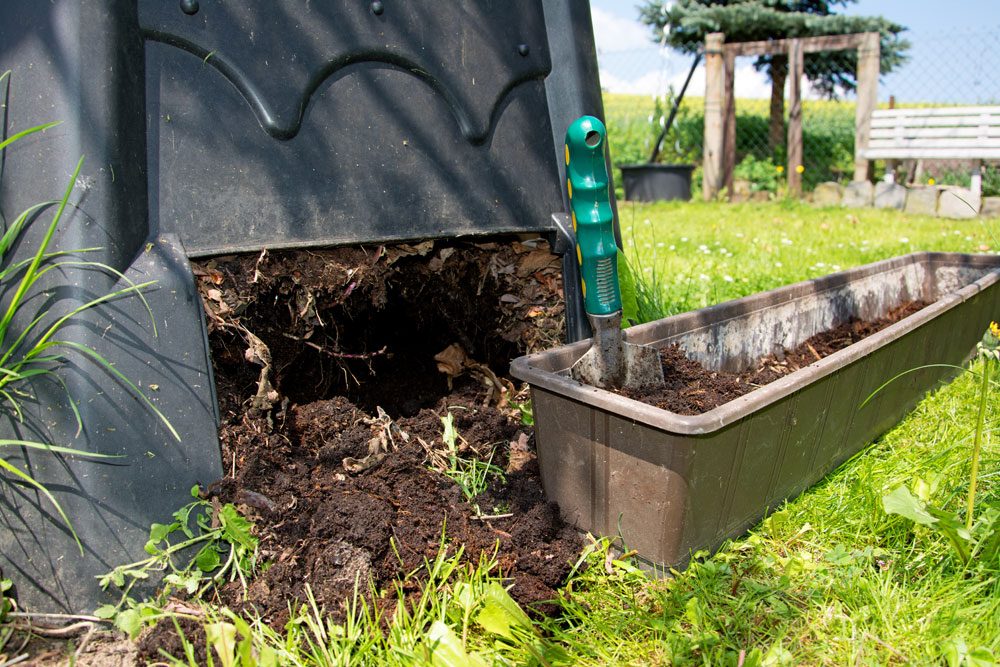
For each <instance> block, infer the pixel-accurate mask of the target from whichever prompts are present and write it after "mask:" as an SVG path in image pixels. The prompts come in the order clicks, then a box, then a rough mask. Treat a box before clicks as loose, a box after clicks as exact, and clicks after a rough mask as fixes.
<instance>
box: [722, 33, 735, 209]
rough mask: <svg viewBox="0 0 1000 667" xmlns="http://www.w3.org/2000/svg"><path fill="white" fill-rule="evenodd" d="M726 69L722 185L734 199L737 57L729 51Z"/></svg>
mask: <svg viewBox="0 0 1000 667" xmlns="http://www.w3.org/2000/svg"><path fill="white" fill-rule="evenodd" d="M722 62H723V66H724V67H725V70H726V73H725V81H726V91H725V107H724V108H725V126H724V127H723V139H722V183H723V185H725V187H726V193H727V196H728V198H729V200H730V201H732V199H733V172H734V171H735V170H736V56H735V55H734V54H732V53H729V51H728V50H727V51H726V55H725V56H724V57H723V59H722Z"/></svg>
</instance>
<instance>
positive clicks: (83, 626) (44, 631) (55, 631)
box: [13, 621, 95, 639]
mask: <svg viewBox="0 0 1000 667" xmlns="http://www.w3.org/2000/svg"><path fill="white" fill-rule="evenodd" d="M94 625H95V624H94V623H93V622H92V621H80V622H79V623H71V624H70V625H66V626H62V627H58V628H54V627H47V626H44V625H35V624H34V623H32V622H30V621H28V622H23V623H14V624H13V626H14V627H15V628H16V629H18V630H23V631H25V632H30V633H31V634H33V635H38V636H39V637H54V638H56V639H61V638H63V637H72V636H73V635H77V634H79V633H80V632H82V631H83V630H93V628H94Z"/></svg>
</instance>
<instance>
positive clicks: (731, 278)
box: [722, 276, 733, 283]
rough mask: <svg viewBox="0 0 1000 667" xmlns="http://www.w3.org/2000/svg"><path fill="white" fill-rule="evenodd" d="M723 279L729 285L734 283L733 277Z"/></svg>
mask: <svg viewBox="0 0 1000 667" xmlns="http://www.w3.org/2000/svg"><path fill="white" fill-rule="evenodd" d="M722 279H723V280H725V281H726V282H727V283H731V282H733V277H732V276H722Z"/></svg>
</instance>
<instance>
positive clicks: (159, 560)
mask: <svg viewBox="0 0 1000 667" xmlns="http://www.w3.org/2000/svg"><path fill="white" fill-rule="evenodd" d="M191 495H192V497H194V498H196V500H195V501H194V502H191V503H188V504H187V505H185V506H184V507H182V508H181V509H179V510H177V511H176V512H174V515H173V517H174V521H173V522H171V523H168V524H162V523H154V524H153V525H152V526H151V527H150V530H149V540H148V541H147V542H146V546H145V550H146V553H148V554H150V556H149V558H144V559H142V560H139V561H136V562H134V563H128V564H126V565H119V566H118V567H116V568H115V569H114V570H112V571H111V572H109V573H108V574H105V575H103V576H101V577H100V578H99V580H100V585H101V587H102V588H104V589H108V588H110V587H112V586H114V587H115V588H118V589H121V591H122V594H121V598H120V599H119V601H118V603H117V604H114V605H110V604H109V605H104V606H103V607H101V608H99V609H98V610H97V611H96V612H95V615H96V616H98V617H100V618H106V619H114V623H115V625H116V626H118V627H119V628H120V629H121V630H123V631H125V632H127V633H128V634H129V636H131V637H135V636H136V635H138V633H139V631H140V630H141V629H142V627H143V625H144V624H146V623H152V622H154V621H155V620H156V619H157V618H158V616H159V613H160V612H159V608H160V606H161V602H162V600H165V599H166V598H167V597H168V596H169V595H170V593H171V592H172V591H174V590H182V591H184V592H186V593H187V594H188V595H194V596H196V597H200V596H202V595H204V594H205V592H207V591H208V590H209V588H211V587H213V586H216V585H218V584H220V583H223V582H225V581H227V580H228V581H235V580H236V579H239V581H240V583H241V584H242V585H243V588H244V589H246V580H247V576H248V575H249V574H250V573H252V572H253V571H254V570H255V569H256V566H257V538H256V537H255V536H254V535H253V534H252V525H251V524H250V522H249V521H248V520H247V519H246V518H245V517H243V515H241V514H240V513H239V511H238V510H237V509H236V507H235V506H234V505H232V504H228V503H227V504H225V505H222V506H221V507H216V506H214V505H213V504H212V503H210V502H208V501H206V500H201V499H199V491H198V487H197V486H195V487H194V488H192V489H191ZM192 522H193V524H194V526H193V527H192V525H191V524H192ZM195 531H197V532H195ZM172 536H173V537H175V538H176V537H179V538H180V539H175V540H174V541H171V537H172ZM195 549H197V551H195ZM192 552H193V555H192ZM178 560H180V562H181V563H183V564H182V565H178V564H177V563H178ZM158 572H167V574H166V575H165V576H164V577H163V582H164V584H165V585H164V587H163V589H162V591H161V592H160V596H159V598H160V599H159V600H156V601H152V602H149V601H147V602H140V601H137V600H136V599H134V598H132V597H131V596H130V593H131V591H132V589H133V587H134V586H135V585H136V584H137V583H139V582H141V581H146V580H148V579H149V578H150V575H151V574H152V573H158Z"/></svg>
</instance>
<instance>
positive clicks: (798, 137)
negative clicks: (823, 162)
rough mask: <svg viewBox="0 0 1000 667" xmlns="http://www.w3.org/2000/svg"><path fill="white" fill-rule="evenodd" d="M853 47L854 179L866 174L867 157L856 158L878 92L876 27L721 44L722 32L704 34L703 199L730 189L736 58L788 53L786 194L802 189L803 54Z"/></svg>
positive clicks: (865, 141)
mask: <svg viewBox="0 0 1000 667" xmlns="http://www.w3.org/2000/svg"><path fill="white" fill-rule="evenodd" d="M846 49H857V51H858V65H857V73H856V75H855V76H856V79H857V84H858V88H857V103H856V107H855V115H854V119H855V120H854V128H855V129H854V155H855V158H854V180H856V181H860V180H866V179H867V178H868V172H869V164H868V160H866V159H864V158H860V157H858V155H859V149H860V148H862V147H864V146H867V145H868V137H869V134H870V130H871V113H872V111H873V110H874V109H875V103H876V97H877V94H878V76H879V57H880V44H879V34H878V33H877V32H863V33H856V34H851V35H823V36H820V37H796V38H792V39H773V40H766V41H761V42H733V43H731V44H726V43H725V34H723V33H721V32H713V33H710V34H708V35H706V36H705V77H706V81H705V147H704V153H705V158H704V159H705V162H704V178H703V188H702V189H703V193H704V197H705V200H706V201H710V200H713V199H715V198H716V196H718V193H719V192H720V191H721V190H722V188H726V189H727V190H728V192H729V193H730V194H731V193H732V191H733V168H734V167H735V166H736V96H735V94H734V85H735V74H736V57H737V56H763V55H778V54H782V53H784V54H787V55H788V80H789V82H790V85H789V106H788V164H787V165H786V167H785V173H786V174H787V175H788V193H789V195H792V196H796V197H797V196H799V195H801V194H802V174H801V173H799V170H798V169H797V168H798V167H799V166H800V165H802V74H803V62H804V56H805V54H806V53H814V52H817V51H840V50H846Z"/></svg>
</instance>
